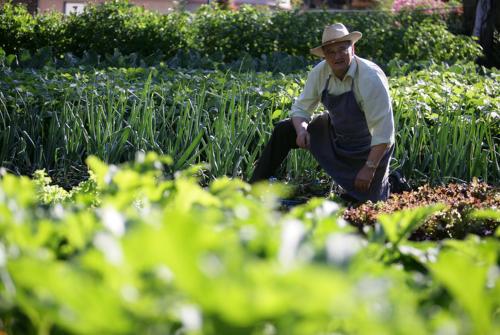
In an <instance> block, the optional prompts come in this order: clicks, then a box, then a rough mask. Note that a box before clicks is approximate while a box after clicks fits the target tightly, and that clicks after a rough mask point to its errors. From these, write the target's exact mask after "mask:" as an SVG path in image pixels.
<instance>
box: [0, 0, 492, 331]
mask: <svg viewBox="0 0 500 335" xmlns="http://www.w3.org/2000/svg"><path fill="white" fill-rule="evenodd" d="M335 21H339V22H344V23H345V24H346V25H347V26H348V27H350V28H354V29H356V30H360V31H362V32H363V34H364V36H363V39H361V40H360V41H359V43H358V45H357V49H356V52H357V54H358V55H360V56H362V57H365V58H369V59H372V60H374V61H375V62H377V63H378V64H380V65H381V66H382V67H383V68H384V71H385V72H386V73H387V74H388V76H389V85H390V88H391V97H392V100H393V108H394V117H395V123H396V143H397V147H396V151H395V158H394V160H393V162H392V166H393V168H394V169H396V168H398V169H399V170H400V171H401V172H402V173H403V174H404V176H405V177H406V178H407V179H408V180H409V182H410V184H411V186H412V188H413V190H412V191H408V192H404V193H402V194H394V195H393V196H392V197H391V199H389V201H388V202H386V203H376V204H372V203H368V204H364V205H362V206H359V207H352V208H346V207H345V206H346V205H347V204H345V203H343V202H342V200H341V199H339V198H338V197H337V196H336V195H335V194H330V195H326V196H325V189H326V190H328V188H329V185H330V180H329V178H328V176H326V175H325V174H324V173H322V172H321V171H320V170H319V169H318V167H317V164H316V163H315V162H314V161H313V160H312V159H311V157H310V156H309V154H308V153H307V152H303V151H297V152H294V153H293V154H291V156H290V157H289V158H288V160H287V163H286V164H285V166H283V168H282V170H281V171H280V174H279V176H278V177H279V178H281V179H282V180H283V181H285V183H278V184H272V185H264V184H261V185H252V186H250V185H248V184H246V183H245V182H244V181H245V180H247V179H248V178H249V176H250V174H251V172H252V169H253V167H254V164H255V161H256V159H258V157H259V154H260V152H261V150H262V149H263V145H264V143H265V142H266V141H267V140H268V138H269V136H270V134H271V131H272V128H273V124H274V123H276V122H277V121H279V120H281V119H283V118H285V117H287V113H288V111H289V109H290V106H291V104H292V102H293V99H294V98H295V97H296V96H297V95H298V94H299V93H300V90H301V88H302V87H303V85H304V82H305V79H306V77H305V76H306V73H307V69H308V68H310V67H311V66H312V65H314V63H315V62H317V60H315V59H313V58H312V57H310V56H309V55H308V50H309V48H310V47H312V46H315V45H316V44H317V41H318V39H319V38H320V35H321V31H322V29H323V26H324V25H326V24H328V23H332V22H335ZM0 47H1V49H0V161H1V166H2V169H1V171H0V173H1V179H0V199H1V201H0V232H1V234H0V301H1V303H0V330H1V331H4V332H6V333H7V334H88V333H96V334H129V333H144V334H301V335H302V334H331V333H339V334H374V333H380V334H392V333H398V334H418V333H422V334H428V333H440V334H441V333H446V334H448V333H449V334H494V333H497V332H500V316H499V313H500V283H499V275H500V268H499V255H500V243H499V242H498V237H500V229H499V228H498V225H499V222H500V212H499V209H498V204H499V203H500V193H499V191H498V190H499V188H498V182H499V180H500V167H499V164H500V162H499V158H500V153H499V147H498V146H499V134H500V123H499V120H500V116H499V114H498V113H499V111H500V98H499V97H500V85H499V77H500V72H499V70H498V69H496V68H491V69H487V68H484V67H479V66H477V65H476V64H475V63H474V60H475V59H476V57H477V56H479V55H480V54H481V50H480V48H479V47H478V46H477V44H476V43H475V42H474V41H473V40H472V39H471V38H470V37H466V36H463V35H460V17H459V16H457V15H456V14H453V13H451V14H447V15H443V14H439V15H437V14H435V15H434V14H424V13H421V12H418V13H411V12H400V13H388V12H378V13H368V14H345V13H327V12H325V13H298V12H270V11H266V10H261V9H255V8H250V7H243V8H242V9H241V10H240V11H237V12H233V11H226V10H220V9H217V8H213V7H202V9H200V10H199V11H198V12H196V13H193V14H188V13H171V14H168V15H160V14H156V13H152V12H147V11H144V10H143V9H141V8H139V7H133V6H130V5H128V4H127V3H125V2H112V3H106V4H104V5H99V6H91V7H88V8H87V9H86V10H85V13H84V14H82V15H79V16H75V15H73V16H68V17H63V16H60V15H59V14H55V13H52V14H44V15H41V14H39V15H35V16H31V15H29V14H28V13H27V12H26V11H25V10H24V9H23V8H22V7H15V6H12V5H9V4H7V5H4V7H3V8H2V9H0ZM303 185H316V187H317V188H319V192H305V193H307V194H306V195H307V199H308V201H307V203H304V204H302V205H299V206H296V207H293V208H291V209H284V208H283V207H280V200H279V199H283V198H290V197H295V198H296V197H300V196H304V194H303V193H304V192H302V191H303V190H304V187H303ZM311 193H315V194H318V195H320V196H319V197H313V198H311V199H309V198H310V195H311Z"/></svg>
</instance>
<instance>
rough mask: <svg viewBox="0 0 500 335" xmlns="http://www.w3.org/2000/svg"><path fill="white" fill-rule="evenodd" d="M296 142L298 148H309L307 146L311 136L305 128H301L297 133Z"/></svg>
mask: <svg viewBox="0 0 500 335" xmlns="http://www.w3.org/2000/svg"><path fill="white" fill-rule="evenodd" d="M296 142H297V145H298V146H299V148H302V149H309V146H310V144H311V137H310V135H309V132H308V131H307V129H301V131H300V132H298V133H297V139H296Z"/></svg>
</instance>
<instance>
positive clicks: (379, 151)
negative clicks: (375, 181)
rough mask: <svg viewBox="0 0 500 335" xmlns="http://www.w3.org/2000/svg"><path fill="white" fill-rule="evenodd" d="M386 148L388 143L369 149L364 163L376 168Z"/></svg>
mask: <svg viewBox="0 0 500 335" xmlns="http://www.w3.org/2000/svg"><path fill="white" fill-rule="evenodd" d="M388 147H389V144H388V143H381V144H377V145H374V146H373V147H371V150H370V153H369V154H368V158H367V159H366V161H367V162H369V163H368V164H370V165H371V164H373V165H375V166H378V164H379V163H380V160H381V159H382V157H384V154H385V152H386V151H387V148H388Z"/></svg>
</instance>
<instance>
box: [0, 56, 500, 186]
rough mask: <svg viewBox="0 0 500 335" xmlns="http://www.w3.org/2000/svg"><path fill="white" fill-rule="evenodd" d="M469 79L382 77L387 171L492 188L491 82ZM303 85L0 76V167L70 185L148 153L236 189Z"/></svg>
mask: <svg viewBox="0 0 500 335" xmlns="http://www.w3.org/2000/svg"><path fill="white" fill-rule="evenodd" d="M476 71H477V69H476V68H475V66H474V65H454V66H452V67H447V66H437V65H435V66H432V67H430V68H429V69H427V70H423V71H414V72H410V73H409V74H407V75H401V76H393V77H391V78H390V87H391V96H392V99H393V106H394V116H395V122H396V128H397V129H398V131H397V147H396V153H395V161H394V162H393V165H394V166H397V167H400V168H402V170H403V172H404V174H405V175H406V176H407V178H409V179H410V180H414V181H415V182H416V181H419V180H424V181H427V182H432V183H439V182H446V181H449V180H450V178H452V179H454V180H464V181H466V180H472V178H473V177H478V178H481V179H482V180H484V181H486V182H493V183H494V182H495V181H498V180H499V178H500V171H499V164H500V162H499V159H500V158H499V148H498V146H499V142H498V134H499V133H500V126H499V115H498V111H499V110H500V98H499V97H500V86H499V85H498V78H499V75H500V73H499V72H498V70H495V69H493V70H485V69H483V70H479V71H482V72H481V73H477V72H476ZM471 73H472V74H474V75H471ZM304 81H305V73H301V74H288V75H284V74H271V73H255V72H246V73H236V72H220V71H216V72H203V71H180V70H175V71H173V70H170V69H168V68H166V67H155V68H128V69H124V68H120V69H107V70H88V71H82V70H81V69H76V68H70V69H59V70H56V69H42V70H34V69H24V70H18V71H12V70H11V69H10V68H5V69H3V71H1V70H0V112H1V119H0V133H1V134H2V135H1V137H0V160H1V161H2V162H3V166H4V167H6V168H8V169H9V170H11V171H14V172H16V173H22V174H31V173H33V172H34V171H35V170H37V169H43V168H45V169H47V170H48V171H49V172H50V173H51V175H59V176H68V177H69V176H73V175H74V174H71V171H73V170H76V171H82V170H85V168H83V169H82V167H84V165H85V164H84V161H85V158H86V157H87V156H89V155H97V156H98V157H100V158H101V159H103V160H105V161H106V162H109V163H118V162H123V161H128V160H130V159H133V157H134V155H135V153H136V152H137V151H143V152H146V151H155V152H158V153H161V154H168V155H171V156H172V157H173V158H174V160H175V162H176V164H175V168H176V169H183V168H186V167H188V166H190V165H191V164H197V163H203V162H204V163H208V165H209V167H210V170H209V171H210V172H209V175H208V177H212V178H213V177H222V176H231V177H238V178H243V179H245V180H247V179H248V178H249V177H250V175H251V172H252V169H253V166H254V164H255V161H256V159H258V157H259V154H260V152H261V150H262V146H263V144H264V143H265V142H266V141H267V140H268V138H269V136H270V133H271V131H272V128H273V123H275V122H276V121H278V120H280V119H282V118H284V117H286V115H287V113H288V111H289V109H290V106H291V104H292V102H293V99H294V98H295V97H296V96H298V94H299V93H300V90H301V88H302V86H303V85H304ZM316 167H317V165H316V164H315V163H314V161H313V160H311V159H310V157H309V156H308V155H307V154H306V153H295V154H294V155H293V157H292V159H291V160H290V161H289V167H288V169H287V170H288V171H282V173H284V174H287V173H288V174H289V175H290V176H291V177H292V178H298V177H299V175H304V171H306V173H308V172H307V171H309V176H310V177H311V178H314V174H315V171H316ZM85 176H86V174H84V173H83V174H82V173H80V178H78V174H77V175H76V177H75V178H76V179H74V180H68V182H73V184H75V183H77V182H79V181H81V180H82V179H83V178H85Z"/></svg>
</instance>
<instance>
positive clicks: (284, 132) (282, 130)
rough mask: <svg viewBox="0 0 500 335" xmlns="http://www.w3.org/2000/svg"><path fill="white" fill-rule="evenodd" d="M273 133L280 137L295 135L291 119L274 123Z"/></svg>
mask: <svg viewBox="0 0 500 335" xmlns="http://www.w3.org/2000/svg"><path fill="white" fill-rule="evenodd" d="M273 134H274V135H277V136H280V137H283V136H286V137H289V136H294V137H296V136H297V134H296V132H295V127H294V126H293V123H292V120H291V119H286V120H282V121H280V122H278V123H276V125H275V126H274V130H273Z"/></svg>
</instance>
